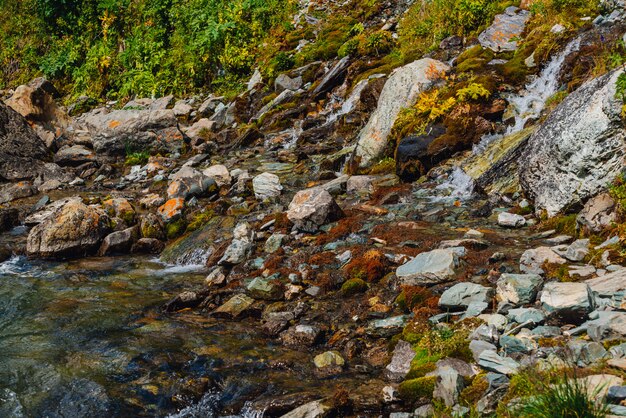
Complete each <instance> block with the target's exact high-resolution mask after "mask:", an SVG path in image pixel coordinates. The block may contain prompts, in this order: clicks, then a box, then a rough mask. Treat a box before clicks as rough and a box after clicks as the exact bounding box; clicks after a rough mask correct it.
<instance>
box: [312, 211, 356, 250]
mask: <svg viewBox="0 0 626 418" xmlns="http://www.w3.org/2000/svg"><path fill="white" fill-rule="evenodd" d="M350 213H351V212H350V211H346V215H348V214H350ZM361 226H362V222H361V219H360V218H357V217H355V216H346V217H345V218H342V219H340V220H339V222H337V225H335V226H334V227H332V228H331V229H330V231H328V232H327V233H325V234H323V235H319V236H318V237H317V238H316V241H317V245H324V244H328V243H329V242H333V241H337V240H339V239H341V238H343V237H345V236H347V235H349V234H351V233H353V232H357V231H358V230H359V229H360V228H361Z"/></svg>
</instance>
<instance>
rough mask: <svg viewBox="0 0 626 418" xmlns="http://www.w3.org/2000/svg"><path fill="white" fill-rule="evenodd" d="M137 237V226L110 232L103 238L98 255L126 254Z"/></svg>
mask: <svg viewBox="0 0 626 418" xmlns="http://www.w3.org/2000/svg"><path fill="white" fill-rule="evenodd" d="M138 239H139V228H138V227H137V226H133V227H130V228H127V229H124V230H123V231H116V232H112V233H111V234H109V235H107V236H106V237H105V238H104V241H103V242H102V245H101V246H100V250H99V251H98V255H100V256H105V255H110V254H127V253H129V252H130V249H131V247H132V246H133V244H134V243H135V241H137V240H138Z"/></svg>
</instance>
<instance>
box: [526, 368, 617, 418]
mask: <svg viewBox="0 0 626 418" xmlns="http://www.w3.org/2000/svg"><path fill="white" fill-rule="evenodd" d="M533 389H534V390H533V392H534V393H533V395H531V396H529V397H527V398H526V399H524V400H523V401H522V402H521V406H519V407H516V408H515V416H517V417H520V418H531V417H532V418H601V417H605V416H606V415H607V414H608V413H609V410H608V408H607V406H606V404H604V403H603V402H602V401H601V399H599V396H598V394H599V393H600V391H601V390H602V388H601V387H600V388H596V389H595V391H594V392H592V393H589V390H588V388H587V386H585V385H584V384H583V383H581V382H580V381H579V380H578V379H577V378H576V376H575V375H574V376H569V375H567V374H565V375H562V376H561V377H560V378H559V379H558V380H557V381H556V382H554V383H546V382H544V381H541V380H540V381H538V382H536V383H535V385H534V387H533Z"/></svg>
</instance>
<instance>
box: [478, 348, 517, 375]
mask: <svg viewBox="0 0 626 418" xmlns="http://www.w3.org/2000/svg"><path fill="white" fill-rule="evenodd" d="M478 365H479V366H480V367H482V368H483V369H485V370H487V371H490V372H495V373H500V374H505V375H507V376H510V375H513V374H517V372H518V370H519V368H520V364H519V363H518V362H516V361H515V360H513V359H512V358H509V357H501V356H499V355H498V353H496V352H495V351H493V350H485V351H483V352H482V353H480V357H479V358H478Z"/></svg>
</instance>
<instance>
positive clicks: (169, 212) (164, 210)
mask: <svg viewBox="0 0 626 418" xmlns="http://www.w3.org/2000/svg"><path fill="white" fill-rule="evenodd" d="M184 207H185V199H183V198H180V197H178V198H175V199H170V200H168V201H167V202H165V203H164V204H163V205H162V206H161V207H159V209H158V212H159V215H161V217H162V218H163V220H165V221H166V222H167V221H170V220H173V219H174V218H176V217H179V216H181V215H182V213H183V208H184Z"/></svg>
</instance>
